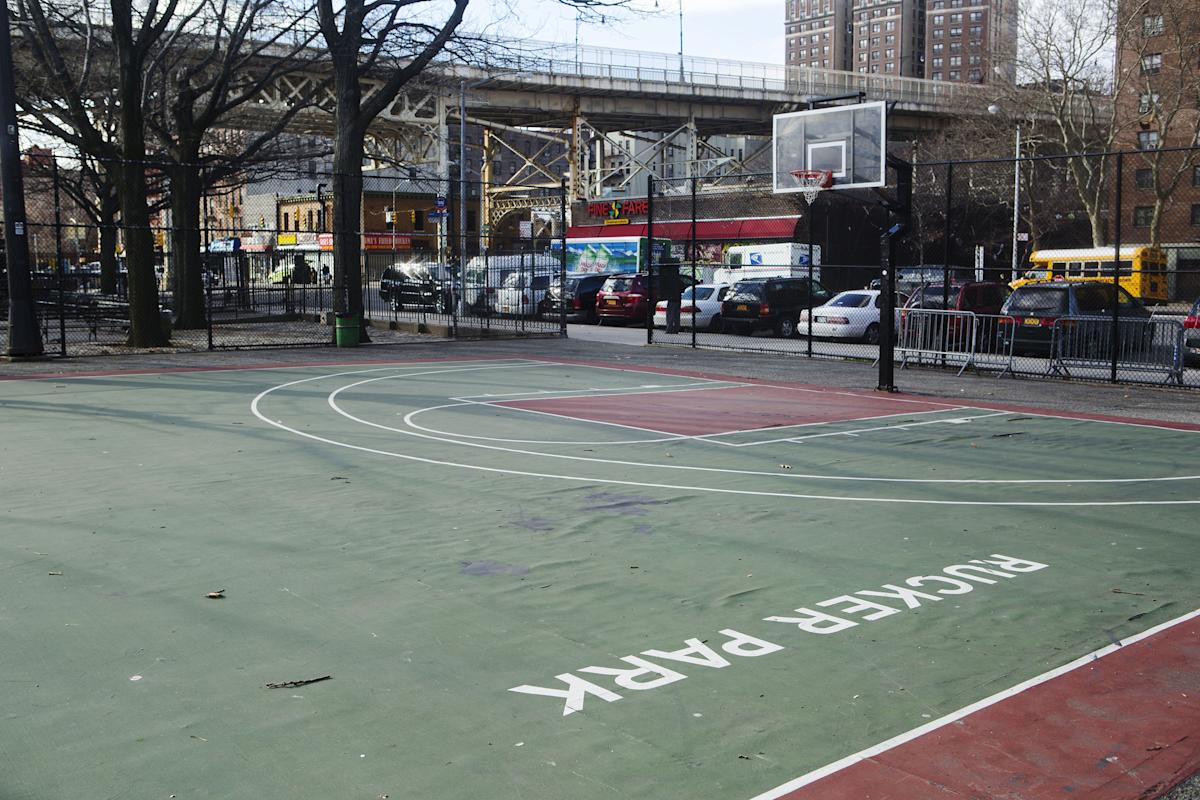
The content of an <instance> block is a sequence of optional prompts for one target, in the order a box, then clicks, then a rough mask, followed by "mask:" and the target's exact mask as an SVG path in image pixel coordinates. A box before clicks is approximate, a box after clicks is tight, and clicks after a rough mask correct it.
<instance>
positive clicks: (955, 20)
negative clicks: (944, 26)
mask: <svg viewBox="0 0 1200 800" xmlns="http://www.w3.org/2000/svg"><path fill="white" fill-rule="evenodd" d="M950 22H951V23H961V22H962V14H951V15H950Z"/></svg>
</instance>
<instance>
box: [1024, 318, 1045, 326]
mask: <svg viewBox="0 0 1200 800" xmlns="http://www.w3.org/2000/svg"><path fill="white" fill-rule="evenodd" d="M1024 324H1026V325H1029V326H1030V327H1034V328H1036V327H1039V326H1040V325H1041V324H1042V321H1041V320H1039V319H1037V318H1036V317H1026V318H1025V322H1024Z"/></svg>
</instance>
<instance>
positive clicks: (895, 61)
mask: <svg viewBox="0 0 1200 800" xmlns="http://www.w3.org/2000/svg"><path fill="white" fill-rule="evenodd" d="M1017 4H1018V0H787V2H786V5H785V23H784V24H785V41H786V48H787V50H786V63H787V64H788V65H790V66H800V67H814V68H822V69H840V70H850V71H854V72H859V73H863V74H871V75H894V76H904V77H910V78H930V79H933V80H940V81H958V82H966V83H990V82H993V81H1010V82H1011V81H1012V80H1014V78H1015V65H1014V56H1015V53H1016V41H1017V11H1018V5H1017Z"/></svg>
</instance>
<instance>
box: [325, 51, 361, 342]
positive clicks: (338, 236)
mask: <svg viewBox="0 0 1200 800" xmlns="http://www.w3.org/2000/svg"><path fill="white" fill-rule="evenodd" d="M337 55H340V54H337ZM335 58H336V55H335ZM348 61H349V63H347V64H344V65H343V64H337V63H335V64H334V85H335V89H336V92H337V97H338V103H337V111H336V115H337V123H336V126H337V134H336V137H335V138H334V142H333V285H334V286H335V287H337V292H336V296H335V298H334V306H333V308H334V311H336V312H338V313H348V314H357V315H358V318H359V320H361V321H362V330H361V331H360V334H359V336H360V339H362V340H363V341H370V339H369V338H368V337H367V335H366V333H367V331H366V320H365V319H364V317H363V293H362V237H361V236H360V234H361V232H362V231H361V230H360V229H361V227H362V226H361V224H360V221H361V219H362V184H363V178H362V162H363V151H364V147H363V137H364V135H365V132H364V131H363V130H362V128H361V126H360V125H359V119H358V116H359V104H360V100H361V94H362V89H361V88H360V85H359V82H358V74H357V70H356V62H357V54H356V53H352V54H351V55H350V58H349V59H348Z"/></svg>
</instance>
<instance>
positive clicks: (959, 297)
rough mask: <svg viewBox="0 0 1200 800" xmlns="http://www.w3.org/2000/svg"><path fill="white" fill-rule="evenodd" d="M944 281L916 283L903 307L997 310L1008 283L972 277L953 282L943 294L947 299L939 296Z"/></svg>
mask: <svg viewBox="0 0 1200 800" xmlns="http://www.w3.org/2000/svg"><path fill="white" fill-rule="evenodd" d="M942 287H943V284H941V283H933V284H928V285H925V286H921V287H919V288H918V289H917V290H916V291H914V292H913V293H912V296H911V297H909V298H908V302H907V303H905V306H904V307H905V308H906V309H913V308H928V309H939V310H947V311H971V312H973V313H975V314H999V313H1000V308H1001V307H1002V306H1003V305H1004V301H1005V300H1006V299H1008V287H1007V286H1005V285H1004V284H1003V283H1000V282H998V281H980V282H976V281H972V282H970V283H952V284H950V287H949V291H947V292H946V294H947V295H948V296H949V303H945V302H944V301H943V300H942V294H943V289H942Z"/></svg>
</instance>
